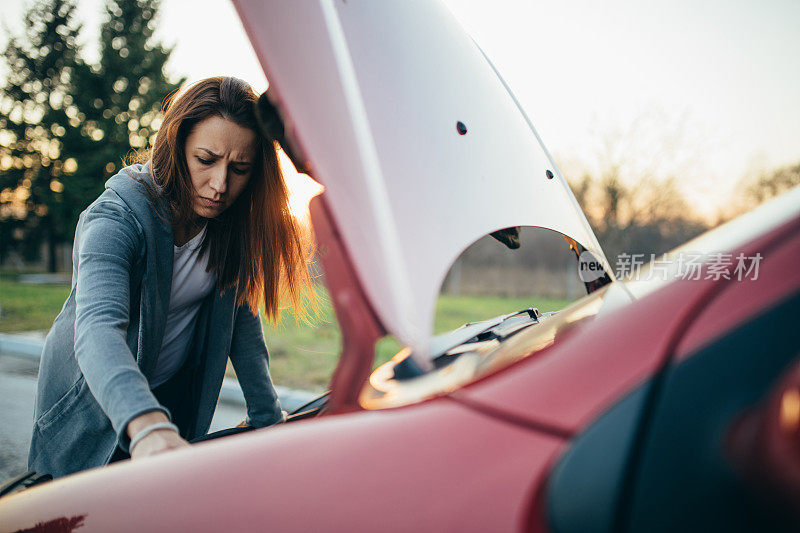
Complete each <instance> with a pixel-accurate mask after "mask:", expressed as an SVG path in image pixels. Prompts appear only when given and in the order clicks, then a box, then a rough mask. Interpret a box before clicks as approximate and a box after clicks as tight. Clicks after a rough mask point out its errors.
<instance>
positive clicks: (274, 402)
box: [230, 305, 283, 427]
mask: <svg viewBox="0 0 800 533" xmlns="http://www.w3.org/2000/svg"><path fill="white" fill-rule="evenodd" d="M230 358H231V363H233V369H234V370H235V371H236V377H237V378H238V380H239V384H240V385H241V387H242V392H243V393H244V398H245V402H246V403H247V422H248V423H249V424H250V425H252V426H255V427H264V426H269V425H272V424H274V423H276V422H280V421H281V420H283V411H281V404H280V402H279V401H278V393H277V392H275V387H274V386H273V384H272V378H271V377H270V375H269V354H268V353H267V346H266V344H265V343H264V332H263V330H262V329H261V320H260V318H259V317H258V315H255V314H253V313H252V312H251V311H250V309H249V308H248V307H247V306H246V305H244V306H241V307H239V309H237V312H236V321H235V323H234V329H233V340H232V341H231V352H230Z"/></svg>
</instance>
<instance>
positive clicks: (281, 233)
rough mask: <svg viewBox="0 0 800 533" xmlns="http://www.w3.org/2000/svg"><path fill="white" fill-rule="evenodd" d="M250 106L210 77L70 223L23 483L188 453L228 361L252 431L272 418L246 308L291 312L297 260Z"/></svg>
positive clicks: (283, 202) (249, 96)
mask: <svg viewBox="0 0 800 533" xmlns="http://www.w3.org/2000/svg"><path fill="white" fill-rule="evenodd" d="M256 99H257V95H256V94H255V93H254V92H253V90H252V89H251V88H250V87H249V86H248V85H247V84H246V83H244V82H243V81H241V80H238V79H235V78H210V79H206V80H203V81H200V82H198V83H196V84H195V85H193V86H191V87H190V88H189V89H188V90H187V91H186V92H185V93H184V94H182V95H181V96H180V97H178V98H177V99H175V100H174V102H172V103H171V105H168V106H167V109H166V112H165V115H164V120H163V123H162V126H161V129H160V131H159V132H158V135H157V137H156V141H155V144H154V146H153V149H152V153H151V154H150V159H149V161H147V163H145V164H143V165H141V164H136V165H132V166H129V167H126V168H124V169H122V170H121V171H120V172H119V173H118V174H117V175H115V176H114V177H112V178H111V179H109V180H108V182H107V183H106V190H105V192H103V194H101V195H100V197H99V198H98V199H97V200H96V201H95V202H94V203H92V205H90V206H89V207H88V208H87V209H86V210H85V211H84V212H83V213H82V214H81V217H80V220H79V222H78V226H77V229H76V233H75V242H74V251H73V277H72V291H71V293H70V295H69V297H68V299H67V301H66V303H65V304H64V307H63V309H62V311H61V313H60V314H59V315H58V317H57V318H56V320H55V322H54V324H53V327H52V329H51V330H50V333H49V334H48V336H47V339H46V341H45V345H44V350H43V353H42V360H41V365H40V369H39V384H38V391H37V398H36V412H35V423H34V428H33V438H32V441H31V449H30V454H29V457H28V466H29V468H30V469H31V470H36V471H38V472H44V473H49V474H52V475H53V476H62V475H66V474H69V473H72V472H76V471H78V470H83V469H86V468H91V467H94V466H100V465H103V464H107V463H108V462H110V461H112V460H118V459H121V458H126V457H128V453H130V456H131V457H132V458H133V459H138V458H141V457H145V456H149V455H154V454H157V453H161V452H164V451H166V450H170V449H174V448H180V447H183V446H187V445H188V444H187V441H188V440H191V439H193V438H196V437H199V436H202V435H204V434H205V433H206V431H207V430H208V427H209V425H210V423H211V419H212V416H213V414H214V409H215V407H216V403H217V399H218V397H219V391H220V387H221V384H222V379H223V376H224V373H225V367H226V362H227V358H228V357H230V360H231V362H232V363H233V367H234V369H235V371H236V374H237V377H238V378H239V383H240V384H241V386H242V391H243V392H244V396H245V399H246V402H247V414H248V423H249V424H250V425H253V426H255V427H263V426H268V425H270V424H273V423H275V422H278V421H280V420H281V419H282V411H281V408H280V404H279V402H278V398H277V395H276V393H275V389H274V387H273V385H272V382H271V380H270V375H269V370H268V366H267V360H268V359H267V350H266V347H265V345H264V339H263V334H262V331H261V323H260V320H259V318H258V308H259V306H260V305H264V309H265V315H266V317H267V318H268V319H271V320H275V319H276V318H277V317H278V314H279V303H280V300H281V298H282V297H284V296H288V297H289V299H290V300H291V302H292V304H293V305H294V307H295V309H296V310H299V312H300V313H302V309H303V305H302V303H303V302H302V298H303V296H304V294H305V291H306V289H308V287H309V278H308V274H307V270H306V258H307V255H306V253H305V250H304V246H303V239H301V235H300V231H299V229H298V227H297V226H296V224H295V221H294V219H293V217H292V216H291V213H290V211H289V207H288V202H287V200H288V194H287V190H286V186H285V184H284V182H283V178H282V176H281V173H280V169H279V167H278V161H277V157H276V153H275V147H274V143H273V142H272V141H271V140H268V139H265V138H263V137H261V136H260V135H259V134H258V133H257V130H258V126H257V124H256V120H255V116H254V106H255V102H256Z"/></svg>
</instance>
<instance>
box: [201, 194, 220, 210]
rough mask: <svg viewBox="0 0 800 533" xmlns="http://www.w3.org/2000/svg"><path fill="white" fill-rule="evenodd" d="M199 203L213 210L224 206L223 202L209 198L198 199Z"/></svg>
mask: <svg viewBox="0 0 800 533" xmlns="http://www.w3.org/2000/svg"><path fill="white" fill-rule="evenodd" d="M200 202H201V203H202V204H203V205H204V206H206V207H210V208H213V209H219V208H220V207H224V206H225V202H223V201H221V200H211V199H210V198H206V197H205V196H201V197H200Z"/></svg>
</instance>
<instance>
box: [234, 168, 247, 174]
mask: <svg viewBox="0 0 800 533" xmlns="http://www.w3.org/2000/svg"><path fill="white" fill-rule="evenodd" d="M231 170H233V173H234V174H239V175H240V176H241V175H242V174H247V169H246V168H236V167H232V168H231Z"/></svg>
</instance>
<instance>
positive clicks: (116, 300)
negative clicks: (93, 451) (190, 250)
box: [75, 201, 169, 450]
mask: <svg viewBox="0 0 800 533" xmlns="http://www.w3.org/2000/svg"><path fill="white" fill-rule="evenodd" d="M75 246H77V247H78V254H79V255H78V266H77V269H78V272H77V281H76V287H75V288H76V309H75V357H76V359H77V361H78V365H79V366H80V369H81V372H82V373H83V375H84V377H85V379H86V383H87V384H88V386H89V389H90V390H91V392H92V395H93V396H94V397H95V399H96V400H97V402H98V403H99V404H100V407H102V409H103V411H104V412H105V413H106V415H107V416H108V418H109V419H110V420H111V423H112V425H113V427H114V430H115V431H116V432H117V436H118V442H119V444H120V447H121V448H122V449H123V450H127V448H128V444H129V443H130V437H129V435H128V432H127V431H126V430H127V428H128V424H129V423H130V422H131V421H132V420H133V419H135V418H137V417H139V416H140V415H143V414H145V413H151V412H154V411H159V412H160V413H161V416H163V417H165V418H166V417H168V416H169V414H168V412H167V411H166V409H164V407H162V406H161V405H160V404H159V403H158V400H156V398H155V396H154V395H153V393H152V392H151V391H150V387H149V385H148V383H147V379H146V378H145V376H144V375H143V374H142V372H141V371H140V370H139V367H138V366H137V364H136V358H135V356H134V354H132V353H131V351H130V349H129V348H128V345H127V343H126V335H127V331H128V323H129V314H130V309H129V308H130V302H131V294H130V275H131V271H132V269H133V268H135V267H136V266H137V264H140V261H139V259H140V258H141V257H143V253H144V238H143V235H142V230H141V228H140V227H139V226H138V223H137V222H136V220H135V218H134V217H133V214H132V213H131V212H130V211H128V210H127V208H126V207H125V206H123V205H119V204H117V203H114V202H111V201H106V202H100V203H96V204H94V205H93V206H92V207H91V208H90V209H88V210H87V211H86V213H84V215H83V216H82V219H81V222H80V224H79V227H78V232H77V233H76V239H75Z"/></svg>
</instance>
